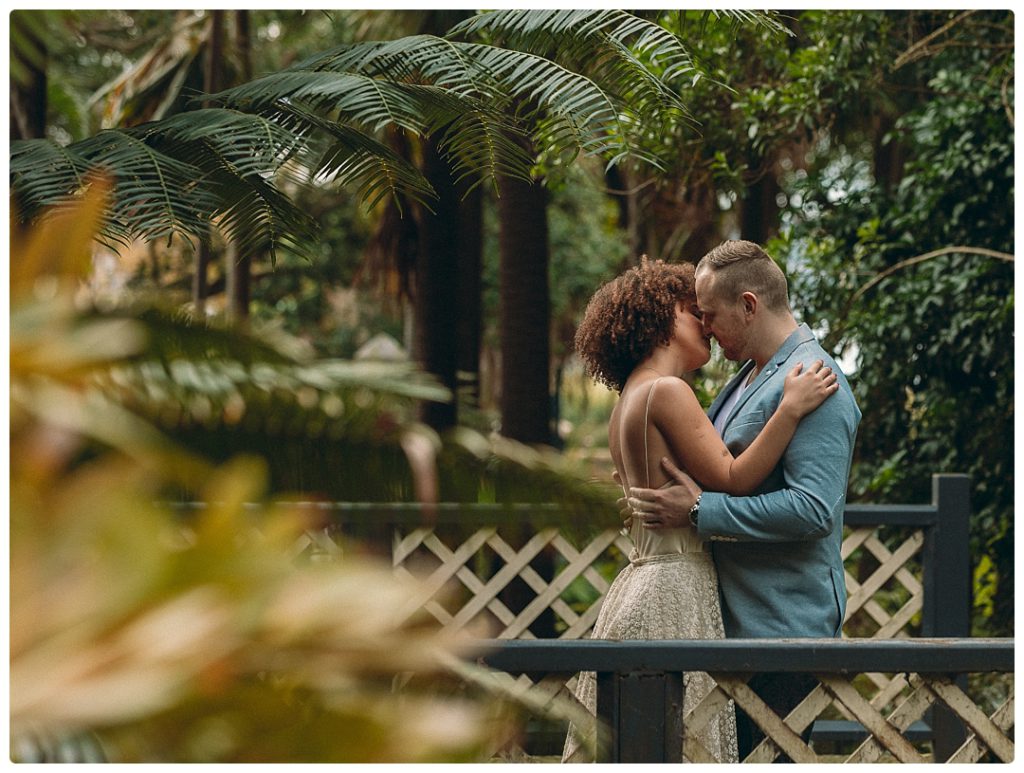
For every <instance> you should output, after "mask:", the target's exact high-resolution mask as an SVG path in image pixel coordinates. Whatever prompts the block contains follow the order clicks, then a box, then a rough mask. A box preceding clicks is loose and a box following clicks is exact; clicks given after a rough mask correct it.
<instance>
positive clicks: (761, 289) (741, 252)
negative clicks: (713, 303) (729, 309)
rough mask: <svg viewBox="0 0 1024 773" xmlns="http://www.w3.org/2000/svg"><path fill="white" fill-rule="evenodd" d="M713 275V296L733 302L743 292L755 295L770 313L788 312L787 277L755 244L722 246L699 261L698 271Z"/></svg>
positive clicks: (726, 243) (727, 244)
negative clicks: (707, 271) (705, 271)
mask: <svg viewBox="0 0 1024 773" xmlns="http://www.w3.org/2000/svg"><path fill="white" fill-rule="evenodd" d="M705 269H706V270H710V271H713V272H714V274H715V290H714V292H715V295H717V296H718V297H720V298H723V299H728V300H735V299H737V298H739V297H740V295H742V294H743V293H745V292H752V293H754V295H756V296H757V297H758V298H759V299H760V301H761V302H762V303H764V305H765V307H766V308H768V309H770V310H771V311H789V286H788V285H787V283H786V275H785V274H783V273H782V269H781V268H779V267H778V265H777V264H776V263H775V261H774V260H772V259H771V257H770V256H769V255H768V253H767V252H765V251H764V250H763V249H761V247H759V246H758V245H757V244H754V242H748V241H742V240H734V239H730V240H729V241H725V242H722V243H721V244H719V245H718V246H717V247H715V248H714V249H713V250H711V251H710V252H709V253H708V254H707V255H705V256H704V257H703V258H701V259H700V262H699V263H698V264H697V271H701V270H705Z"/></svg>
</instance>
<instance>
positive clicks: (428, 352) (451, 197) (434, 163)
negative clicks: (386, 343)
mask: <svg viewBox="0 0 1024 773" xmlns="http://www.w3.org/2000/svg"><path fill="white" fill-rule="evenodd" d="M423 174H424V176H425V177H426V178H427V180H428V181H429V182H430V184H431V185H432V186H433V188H434V191H435V192H436V193H437V195H438V199H437V201H434V202H431V206H432V208H433V210H434V211H433V212H430V211H428V210H427V209H426V207H419V208H418V212H419V218H418V219H419V252H418V255H417V262H416V283H415V299H414V300H415V322H414V335H413V341H414V346H413V356H414V358H415V359H416V360H417V361H418V362H419V363H420V365H421V366H422V367H423V369H424V370H426V371H428V372H430V373H432V374H434V376H436V377H437V378H438V380H440V382H441V383H442V384H444V385H445V386H446V387H448V389H450V390H451V391H452V394H453V395H454V394H455V392H456V386H457V385H456V377H455V371H456V369H457V362H458V352H459V343H458V332H459V314H460V310H459V306H458V302H459V292H458V288H459V272H458V258H457V249H456V245H457V243H458V234H459V229H458V218H459V202H458V196H457V194H456V191H455V184H454V182H453V181H452V176H451V170H450V169H449V168H448V164H447V163H446V162H445V160H444V159H443V158H441V157H440V155H439V154H438V151H437V145H436V138H434V137H429V138H427V139H425V140H424V142H423ZM456 418H457V410H456V405H455V402H454V401H453V402H451V403H436V402H432V401H424V402H423V403H422V404H421V406H420V419H421V420H422V421H423V422H424V423H426V424H428V425H429V426H431V427H433V428H434V429H437V430H444V429H447V428H449V427H453V426H454V425H455V422H456Z"/></svg>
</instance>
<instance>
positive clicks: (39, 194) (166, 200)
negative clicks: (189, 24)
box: [10, 109, 316, 255]
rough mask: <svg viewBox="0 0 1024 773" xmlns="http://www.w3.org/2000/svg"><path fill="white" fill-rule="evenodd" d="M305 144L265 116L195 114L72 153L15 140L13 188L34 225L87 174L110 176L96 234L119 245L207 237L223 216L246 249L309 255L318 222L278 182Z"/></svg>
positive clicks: (109, 133) (95, 141) (74, 147)
mask: <svg viewBox="0 0 1024 773" xmlns="http://www.w3.org/2000/svg"><path fill="white" fill-rule="evenodd" d="M303 147H304V139H303V138H302V137H301V136H300V135H297V134H295V133H294V132H290V131H289V130H288V129H287V127H284V126H281V125H279V124H275V123H274V122H272V121H269V120H267V119H265V118H263V117H261V116H258V115H251V114H246V113H241V112H238V111H231V110H222V109H207V110H197V111H194V112H190V113H182V114H178V115H176V116H173V117H171V118H168V119H166V120H163V121H156V122H151V123H147V124H142V125H140V126H137V127H133V128H130V129H108V130H105V131H102V132H100V133H99V134H97V135H95V136H93V137H90V138H88V139H85V140H82V141H80V142H76V143H72V144H71V145H69V146H66V147H61V146H59V145H57V144H56V143H53V142H50V141H48V140H26V141H22V142H17V143H12V148H11V167H10V173H11V183H12V189H13V191H14V193H15V199H16V201H17V203H18V206H19V212H18V213H17V214H18V217H19V218H20V219H21V220H23V221H26V222H28V221H32V220H35V219H36V218H37V217H38V216H39V214H40V213H41V212H42V211H43V210H44V209H45V208H48V207H57V208H59V207H60V206H62V205H64V204H67V203H68V202H71V201H74V200H75V197H76V196H77V195H78V194H79V193H80V192H81V190H82V188H83V186H84V184H85V180H86V176H87V174H88V173H90V172H98V171H102V172H105V173H107V174H109V175H110V176H111V177H112V178H113V179H114V182H115V186H114V191H113V198H112V201H111V209H110V213H109V216H108V218H107V220H106V222H105V224H104V229H103V231H102V232H101V233H100V234H99V235H98V238H99V240H100V241H102V242H105V243H108V244H110V245H111V246H112V247H114V248H115V249H116V245H117V244H128V243H130V242H131V241H132V240H133V239H136V238H143V239H149V240H155V239H161V238H169V237H171V236H173V235H180V236H183V237H186V238H205V235H206V233H207V229H208V225H209V223H210V222H211V221H218V220H219V221H220V223H221V224H222V225H223V226H224V228H225V230H226V231H227V232H228V233H229V234H230V235H232V236H234V237H236V238H238V239H239V240H240V243H241V244H240V246H241V247H242V248H243V249H245V250H247V251H259V250H263V249H267V250H270V251H271V253H272V254H273V252H274V250H276V249H277V248H278V247H279V246H280V245H287V246H288V247H290V248H291V249H293V250H295V251H296V253H297V254H299V255H308V254H309V253H310V250H311V249H312V243H313V240H314V238H315V231H316V227H315V223H314V222H313V220H312V219H311V218H310V217H309V216H308V215H307V214H306V213H305V212H303V211H301V210H300V209H299V208H297V207H296V206H295V205H294V204H292V203H291V201H290V200H289V199H288V197H287V196H285V195H284V194H282V193H281V192H280V191H279V190H278V189H277V188H276V187H275V186H274V184H273V182H272V179H271V178H272V176H273V174H274V173H275V172H276V171H277V170H278V169H280V168H281V167H282V166H283V165H284V164H285V163H286V162H287V161H288V160H290V159H292V158H294V157H296V156H297V155H298V154H299V153H300V152H301V150H302V149H303Z"/></svg>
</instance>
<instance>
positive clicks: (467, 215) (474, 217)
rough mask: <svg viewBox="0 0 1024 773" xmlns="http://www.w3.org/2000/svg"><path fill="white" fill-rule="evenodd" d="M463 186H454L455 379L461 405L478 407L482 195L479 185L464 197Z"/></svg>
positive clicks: (481, 290)
mask: <svg viewBox="0 0 1024 773" xmlns="http://www.w3.org/2000/svg"><path fill="white" fill-rule="evenodd" d="M465 187H466V186H465V185H460V186H457V187H456V192H457V194H458V196H459V204H458V223H457V229H458V235H457V238H456V255H457V258H456V259H457V261H458V270H457V274H458V287H457V292H458V300H457V306H458V310H459V318H458V322H457V325H458V333H457V336H456V342H457V345H458V356H457V360H458V363H457V367H458V373H457V377H458V385H459V396H460V400H461V402H462V403H463V404H465V405H469V406H472V407H474V408H479V407H480V342H481V335H480V331H481V329H482V327H483V321H482V292H483V286H482V284H483V283H482V281H481V277H482V270H483V195H482V193H481V190H480V187H479V186H478V187H476V188H474V189H473V190H472V191H471V192H470V193H469V194H468V195H466V194H465Z"/></svg>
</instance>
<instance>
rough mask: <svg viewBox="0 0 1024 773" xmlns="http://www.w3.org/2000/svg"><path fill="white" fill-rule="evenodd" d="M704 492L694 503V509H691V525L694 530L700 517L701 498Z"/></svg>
mask: <svg viewBox="0 0 1024 773" xmlns="http://www.w3.org/2000/svg"><path fill="white" fill-rule="evenodd" d="M703 493H704V492H701V493H700V494H698V495H697V501H696V502H694V503H693V507H691V508H690V525H691V526H693V528H695V529H696V528H697V518H698V516H699V515H700V498H701V496H703Z"/></svg>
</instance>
